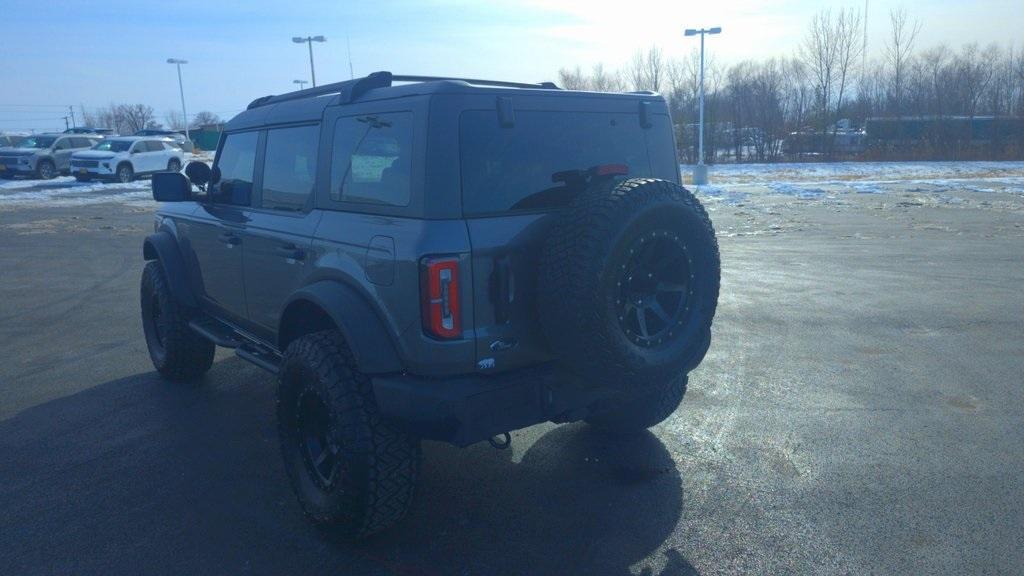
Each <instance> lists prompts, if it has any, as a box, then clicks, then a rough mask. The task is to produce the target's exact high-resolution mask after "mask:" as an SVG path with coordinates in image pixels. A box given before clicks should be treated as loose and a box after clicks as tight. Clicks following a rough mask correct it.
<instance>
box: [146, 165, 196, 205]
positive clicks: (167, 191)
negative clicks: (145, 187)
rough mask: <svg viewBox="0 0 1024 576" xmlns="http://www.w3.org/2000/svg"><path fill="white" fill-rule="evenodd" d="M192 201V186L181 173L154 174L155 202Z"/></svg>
mask: <svg viewBox="0 0 1024 576" xmlns="http://www.w3.org/2000/svg"><path fill="white" fill-rule="evenodd" d="M191 199H192V185H191V184H190V183H189V181H188V178H186V177H185V175H184V174H182V173H181V172H156V173H154V174H153V200H156V201H157V202H187V201H189V200H191Z"/></svg>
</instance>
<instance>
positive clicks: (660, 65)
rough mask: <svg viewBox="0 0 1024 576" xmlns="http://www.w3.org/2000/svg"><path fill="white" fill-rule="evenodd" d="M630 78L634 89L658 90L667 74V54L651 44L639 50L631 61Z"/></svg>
mask: <svg viewBox="0 0 1024 576" xmlns="http://www.w3.org/2000/svg"><path fill="white" fill-rule="evenodd" d="M628 74H629V80H630V82H631V83H632V84H633V89H634V90H651V91H653V92H658V91H659V90H660V89H661V82H662V80H663V79H664V76H665V56H664V54H663V53H662V51H661V48H658V47H657V46H651V47H650V48H648V49H647V51H646V52H644V50H642V49H641V50H637V51H636V53H635V54H633V59H632V60H631V61H630V63H629V69H628Z"/></svg>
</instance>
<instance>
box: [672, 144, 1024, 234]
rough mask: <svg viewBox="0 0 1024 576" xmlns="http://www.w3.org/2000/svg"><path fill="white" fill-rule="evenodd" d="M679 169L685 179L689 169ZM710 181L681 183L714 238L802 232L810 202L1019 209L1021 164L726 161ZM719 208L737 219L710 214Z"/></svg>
mask: <svg viewBox="0 0 1024 576" xmlns="http://www.w3.org/2000/svg"><path fill="white" fill-rule="evenodd" d="M682 170H683V178H684V181H689V179H690V176H689V168H688V167H687V166H683V167H682ZM709 180H710V182H711V183H710V185H707V186H692V185H689V184H688V186H690V187H691V188H694V189H695V190H696V193H697V195H698V197H699V198H700V199H701V201H702V202H703V203H704V205H705V206H706V207H707V209H708V211H709V212H710V213H711V216H712V220H714V221H715V223H716V229H717V231H718V234H719V235H720V236H747V235H760V234H770V235H774V234H779V233H784V232H786V231H788V230H802V229H804V227H805V226H806V218H805V216H806V210H807V209H817V208H827V209H829V210H831V211H833V212H840V213H842V212H851V211H856V210H867V211H871V212H874V211H880V212H881V213H883V214H885V215H886V216H885V217H886V218H902V217H904V216H906V214H905V213H906V210H907V209H912V208H915V207H943V208H975V209H980V210H983V211H985V210H997V211H1001V212H1018V211H1024V162H856V163H854V162H850V163H813V164H811V163H808V164H731V165H716V166H712V167H710V170H709ZM726 213H727V214H729V216H730V217H731V216H738V217H739V219H738V220H737V219H735V218H727V219H721V218H717V217H716V216H721V215H723V214H726ZM906 217H907V218H912V216H906ZM720 222H721V224H720Z"/></svg>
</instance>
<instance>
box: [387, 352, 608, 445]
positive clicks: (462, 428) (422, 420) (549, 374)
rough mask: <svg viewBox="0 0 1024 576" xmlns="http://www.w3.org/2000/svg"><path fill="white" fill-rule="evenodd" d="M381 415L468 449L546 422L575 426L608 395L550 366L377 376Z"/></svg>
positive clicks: (418, 434)
mask: <svg viewBox="0 0 1024 576" xmlns="http://www.w3.org/2000/svg"><path fill="white" fill-rule="evenodd" d="M373 392H374V396H375V397H376V400H377V406H378V408H379V409H380V411H381V413H382V415H384V416H385V417H386V418H388V419H390V420H392V421H393V422H395V423H396V424H397V425H398V426H399V427H401V428H403V429H404V430H406V431H408V432H410V433H412V434H415V435H417V436H420V437H422V438H427V439H430V440H441V441H444V442H450V443H452V444H455V445H457V446H467V445H469V444H473V443H475V442H480V441H481V440H486V439H488V438H490V437H492V436H494V435H496V434H501V433H503V432H509V431H512V430H518V429H520V428H525V427H527V426H532V425H534V424H539V423H541V422H547V421H553V422H571V421H575V420H580V419H582V418H584V417H585V416H586V414H587V408H588V407H589V406H591V405H592V404H594V402H595V401H597V400H599V399H601V398H603V397H605V396H607V395H608V392H607V391H603V390H598V389H593V388H585V387H581V386H577V385H574V384H572V383H571V379H569V378H561V377H560V376H559V373H558V372H556V371H555V370H554V368H553V367H552V366H550V365H544V366H540V367H534V368H526V369H521V370H515V371H511V372H506V373H501V374H495V375H486V376H485V375H467V376H458V377H448V378H427V377H422V376H413V375H409V374H392V375H381V376H374V377H373Z"/></svg>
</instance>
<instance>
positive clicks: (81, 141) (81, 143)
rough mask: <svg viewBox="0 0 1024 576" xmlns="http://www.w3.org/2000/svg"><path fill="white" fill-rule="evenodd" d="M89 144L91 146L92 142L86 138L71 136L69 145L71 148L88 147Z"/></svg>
mask: <svg viewBox="0 0 1024 576" xmlns="http://www.w3.org/2000/svg"><path fill="white" fill-rule="evenodd" d="M89 146H92V144H91V143H90V142H89V140H88V139H86V138H72V139H71V147H72V148H88V147H89Z"/></svg>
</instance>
